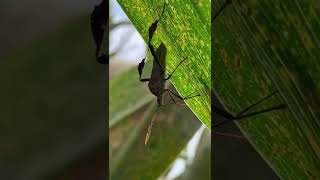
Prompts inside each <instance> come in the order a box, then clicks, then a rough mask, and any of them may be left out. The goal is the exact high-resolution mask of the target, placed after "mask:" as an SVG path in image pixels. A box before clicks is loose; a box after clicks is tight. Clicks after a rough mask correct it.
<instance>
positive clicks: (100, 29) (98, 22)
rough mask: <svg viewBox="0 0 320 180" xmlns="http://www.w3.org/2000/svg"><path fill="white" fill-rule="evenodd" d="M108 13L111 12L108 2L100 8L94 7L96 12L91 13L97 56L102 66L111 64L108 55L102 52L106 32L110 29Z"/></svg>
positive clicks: (104, 0)
mask: <svg viewBox="0 0 320 180" xmlns="http://www.w3.org/2000/svg"><path fill="white" fill-rule="evenodd" d="M107 12H109V10H108V4H107V0H102V2H101V3H100V4H99V5H98V6H95V7H94V10H93V11H92V13H91V31H92V35H93V39H94V42H95V44H96V51H95V56H96V59H97V61H98V62H99V63H100V64H109V61H108V59H107V55H106V54H105V53H101V52H100V51H101V46H102V41H103V38H104V32H105V30H106V28H107V27H108V15H107Z"/></svg>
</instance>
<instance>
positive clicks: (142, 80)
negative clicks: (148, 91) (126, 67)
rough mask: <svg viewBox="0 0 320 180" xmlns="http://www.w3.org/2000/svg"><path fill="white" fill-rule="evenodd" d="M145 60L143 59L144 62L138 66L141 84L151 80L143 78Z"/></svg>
mask: <svg viewBox="0 0 320 180" xmlns="http://www.w3.org/2000/svg"><path fill="white" fill-rule="evenodd" d="M144 60H145V59H142V61H141V62H140V63H139V65H138V71H139V80H140V81H141V82H147V81H149V80H150V78H141V76H142V70H143V67H144Z"/></svg>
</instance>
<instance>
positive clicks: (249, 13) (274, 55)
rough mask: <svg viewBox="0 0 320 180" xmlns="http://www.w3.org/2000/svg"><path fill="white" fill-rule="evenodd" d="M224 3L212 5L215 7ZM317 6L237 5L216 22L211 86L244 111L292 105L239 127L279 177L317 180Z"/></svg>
mask: <svg viewBox="0 0 320 180" xmlns="http://www.w3.org/2000/svg"><path fill="white" fill-rule="evenodd" d="M221 4H222V1H214V6H215V8H217V7H218V6H219V5H221ZM319 7H320V4H319V2H318V1H312V0H309V1H307V0H304V1H299V2H298V1H294V2H291V1H290V2H289V1H279V0H268V1H266V0H264V1H255V0H250V1H249V0H242V1H234V2H233V4H232V5H231V6H230V7H228V8H227V9H225V10H224V11H223V12H222V14H221V16H219V17H218V19H217V21H216V22H214V23H213V26H212V27H213V37H214V38H213V46H214V47H215V48H213V50H212V53H213V57H216V58H215V59H216V61H214V63H215V64H214V66H213V67H214V74H213V78H214V79H215V84H214V88H215V90H216V92H217V93H218V94H219V96H220V99H221V100H222V101H223V102H224V105H225V106H226V107H227V108H228V109H229V110H231V111H232V112H235V113H236V112H239V111H241V110H242V109H244V108H245V107H247V106H248V105H250V104H252V103H254V102H256V101H257V100H259V99H261V98H262V97H264V96H266V95H268V94H270V93H271V92H273V91H275V90H278V91H279V92H280V94H279V95H277V96H275V97H273V98H272V99H271V100H270V101H268V102H266V103H264V104H263V105H261V106H259V108H255V109H252V111H256V110H258V109H262V108H267V107H271V106H275V105H277V104H280V103H285V104H286V105H287V108H286V109H285V110H282V111H278V112H271V113H266V114H263V115H258V116H256V117H252V118H248V119H247V120H243V121H241V122H238V124H239V126H240V127H241V129H242V131H243V132H244V133H245V134H246V136H247V137H248V138H249V139H250V142H251V143H252V144H253V145H254V147H255V148H256V149H257V150H258V152H259V153H260V154H261V155H262V156H263V157H264V158H265V159H266V160H267V161H268V163H269V164H270V165H271V166H272V168H273V169H274V170H275V171H276V173H277V174H278V175H279V176H280V177H281V178H282V179H297V178H298V179H319V178H320V171H319V167H320V131H319V126H320V123H319V112H320V111H319V104H320V99H319V98H320V96H319V94H320V85H319V80H320V76H319V72H320V71H319V68H320V62H319V61H318V60H317V58H318V57H319V55H320V54H319V53H320V52H319V51H318V49H319V46H320V44H319V36H318V34H316V33H315V32H319V28H320V23H319V22H320V21H319V20H318V17H319V13H320V12H319V9H320V8H319Z"/></svg>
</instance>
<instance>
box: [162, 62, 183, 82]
mask: <svg viewBox="0 0 320 180" xmlns="http://www.w3.org/2000/svg"><path fill="white" fill-rule="evenodd" d="M186 59H187V57H185V58H184V59H183V60H182V61H181V62H180V63H179V64H178V65H177V67H176V68H175V69H174V70H173V71H172V73H171V74H170V75H169V76H168V77H167V78H165V80H168V79H170V78H171V76H172V75H173V73H174V72H175V71H176V70H177V69H178V67H179V66H180V65H181V64H182V63H183V62H184V61H185V60H186Z"/></svg>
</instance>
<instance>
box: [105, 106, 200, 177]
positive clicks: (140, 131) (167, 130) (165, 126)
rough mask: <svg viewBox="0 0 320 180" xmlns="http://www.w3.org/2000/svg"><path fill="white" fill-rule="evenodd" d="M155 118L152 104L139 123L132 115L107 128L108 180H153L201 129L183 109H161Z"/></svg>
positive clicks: (171, 107)
mask: <svg viewBox="0 0 320 180" xmlns="http://www.w3.org/2000/svg"><path fill="white" fill-rule="evenodd" d="M138 114H139V113H138ZM155 114H156V102H153V103H152V104H149V105H148V110H147V111H146V113H145V115H144V117H143V118H142V119H141V118H140V119H139V118H138V119H136V117H137V116H139V115H137V114H135V115H133V116H130V117H128V118H126V119H125V120H123V121H121V122H120V123H117V124H116V125H114V126H112V128H110V139H109V141H110V144H111V146H110V148H112V149H113V150H112V155H111V157H110V159H111V161H110V162H109V167H110V176H109V178H110V179H117V180H121V179H156V178H157V177H159V176H160V175H161V174H162V173H163V172H164V171H165V170H166V169H167V168H168V167H169V165H170V164H171V163H172V162H173V161H174V159H175V158H176V157H177V156H178V154H179V153H180V152H181V150H182V149H183V148H184V147H185V146H186V144H187V142H188V141H189V140H190V139H191V137H192V136H193V134H194V133H195V132H196V130H197V129H198V128H199V127H200V125H201V123H199V121H196V120H195V119H196V116H195V115H194V114H193V113H192V111H190V110H189V108H188V107H186V106H177V105H168V106H163V107H161V108H160V109H159V111H158V113H157V115H156V116H155ZM154 117H156V119H155V121H154V125H153V129H152V134H151V137H150V139H149V142H148V144H147V146H145V145H144V140H145V135H146V133H147V129H148V126H149V123H150V122H151V119H152V118H154ZM116 137H118V138H116ZM119 137H120V138H119Z"/></svg>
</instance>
